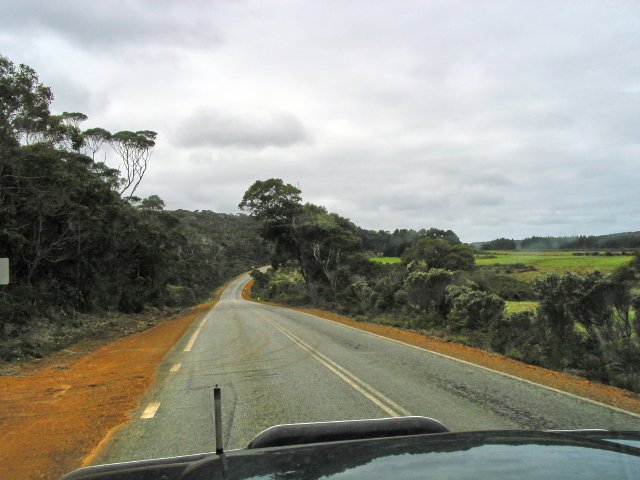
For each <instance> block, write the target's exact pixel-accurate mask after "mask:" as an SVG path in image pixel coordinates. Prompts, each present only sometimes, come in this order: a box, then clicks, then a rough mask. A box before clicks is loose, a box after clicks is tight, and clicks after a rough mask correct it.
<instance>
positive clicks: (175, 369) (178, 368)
mask: <svg viewBox="0 0 640 480" xmlns="http://www.w3.org/2000/svg"><path fill="white" fill-rule="evenodd" d="M181 366H182V364H181V363H176V364H175V365H174V366H173V367H171V370H169V371H170V372H177V371H178V370H180V367H181Z"/></svg>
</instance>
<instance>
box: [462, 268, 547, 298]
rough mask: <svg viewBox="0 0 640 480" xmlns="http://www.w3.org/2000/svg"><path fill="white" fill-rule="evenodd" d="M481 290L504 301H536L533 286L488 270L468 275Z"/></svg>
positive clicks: (480, 270) (479, 270)
mask: <svg viewBox="0 0 640 480" xmlns="http://www.w3.org/2000/svg"><path fill="white" fill-rule="evenodd" d="M465 275H467V278H468V279H469V280H471V281H473V282H474V283H476V284H477V285H478V287H479V288H480V290H483V291H485V292H488V293H493V294H495V295H498V296H499V297H500V298H502V299H504V300H535V293H534V291H533V289H532V288H531V285H530V284H528V283H527V282H523V281H521V280H518V279H516V278H513V277H509V276H506V275H499V274H496V273H495V272H492V271H491V270H488V269H478V270H476V271H473V272H469V273H466V274H465Z"/></svg>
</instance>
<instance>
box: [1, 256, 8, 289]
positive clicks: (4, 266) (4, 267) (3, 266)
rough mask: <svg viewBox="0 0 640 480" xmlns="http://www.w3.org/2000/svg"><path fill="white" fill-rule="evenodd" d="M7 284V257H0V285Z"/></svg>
mask: <svg viewBox="0 0 640 480" xmlns="http://www.w3.org/2000/svg"><path fill="white" fill-rule="evenodd" d="M8 284H9V259H8V258H0V285H8Z"/></svg>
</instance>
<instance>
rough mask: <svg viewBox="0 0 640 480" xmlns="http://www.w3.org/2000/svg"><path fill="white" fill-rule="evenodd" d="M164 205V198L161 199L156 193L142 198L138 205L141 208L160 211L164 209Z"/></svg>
mask: <svg viewBox="0 0 640 480" xmlns="http://www.w3.org/2000/svg"><path fill="white" fill-rule="evenodd" d="M164 206H165V205H164V200H162V199H161V198H160V197H159V196H158V195H149V196H148V197H147V198H145V199H143V200H142V201H141V202H140V205H139V207H140V209H142V210H153V211H155V212H161V211H162V210H164Z"/></svg>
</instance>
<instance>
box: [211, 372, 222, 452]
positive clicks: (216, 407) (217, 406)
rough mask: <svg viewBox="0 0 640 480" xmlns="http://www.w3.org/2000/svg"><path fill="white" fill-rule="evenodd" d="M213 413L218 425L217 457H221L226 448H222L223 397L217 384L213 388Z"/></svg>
mask: <svg viewBox="0 0 640 480" xmlns="http://www.w3.org/2000/svg"><path fill="white" fill-rule="evenodd" d="M213 411H214V413H215V416H214V421H215V424H216V455H221V454H222V453H224V448H223V447H222V396H221V393H220V387H219V386H218V384H217V383H216V386H215V387H213Z"/></svg>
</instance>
